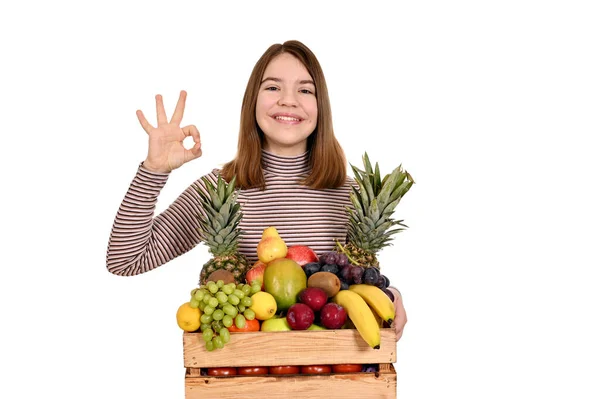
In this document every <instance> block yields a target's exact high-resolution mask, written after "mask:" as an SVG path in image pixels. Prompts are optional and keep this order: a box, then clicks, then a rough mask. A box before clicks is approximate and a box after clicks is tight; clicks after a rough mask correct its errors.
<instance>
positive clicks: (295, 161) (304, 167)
mask: <svg viewBox="0 0 600 399" xmlns="http://www.w3.org/2000/svg"><path fill="white" fill-rule="evenodd" d="M308 155H309V152H308V151H306V152H305V153H304V154H301V155H295V156H282V155H276V154H273V153H271V152H267V151H265V150H262V166H263V169H264V170H265V171H266V172H269V173H273V174H275V175H281V176H290V177H292V176H305V175H307V174H308V172H309V171H310V166H309V165H308Z"/></svg>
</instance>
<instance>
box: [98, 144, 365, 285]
mask: <svg viewBox="0 0 600 399" xmlns="http://www.w3.org/2000/svg"><path fill="white" fill-rule="evenodd" d="M308 155H309V153H308V152H306V153H304V154H302V155H299V156H294V157H283V156H279V155H275V154H272V153H269V152H266V151H263V152H262V165H263V171H264V176H265V183H266V188H265V190H264V191H263V190H261V189H259V188H252V189H243V190H240V191H239V195H238V202H239V203H240V206H241V211H242V213H243V217H242V220H241V222H240V225H239V227H240V228H241V229H242V231H243V232H244V234H243V236H242V237H241V239H240V241H239V251H240V252H241V253H242V254H244V255H246V257H247V258H248V260H249V261H250V262H251V263H254V262H256V260H257V255H256V247H257V245H258V242H259V241H260V238H261V236H262V232H263V230H264V229H265V228H267V227H269V226H274V227H275V228H276V229H277V231H278V232H279V234H280V236H281V238H283V240H284V241H285V242H286V244H287V245H288V246H292V245H307V246H309V247H311V248H312V249H313V250H314V251H315V252H316V253H317V254H321V253H323V252H326V251H329V250H331V249H332V248H333V247H334V245H335V240H339V241H340V242H342V243H344V242H345V241H346V233H347V226H346V224H347V221H348V214H347V211H346V207H351V206H352V204H351V202H350V192H351V190H352V189H351V187H352V185H353V184H355V183H354V181H353V179H351V178H350V177H348V178H347V179H346V183H345V184H344V185H343V186H342V187H339V188H335V189H321V190H315V189H311V188H309V187H306V186H303V185H301V184H299V183H298V181H299V180H300V179H301V178H303V177H305V176H306V175H307V174H308V172H309V171H310V167H309V164H308ZM218 174H219V170H218V169H215V170H213V171H212V172H211V173H209V174H207V175H206V176H205V177H206V178H208V179H209V180H210V181H211V182H213V184H216V181H217V176H218ZM168 176H169V174H168V173H154V172H150V171H148V170H146V169H144V167H143V166H142V165H140V167H139V168H138V171H137V173H136V175H135V177H134V179H133V181H132V182H131V185H130V187H129V189H128V190H127V193H126V194H125V198H124V199H123V202H122V203H121V205H120V207H119V210H118V212H117V216H116V218H115V221H114V224H113V227H112V231H111V234H110V239H109V243H108V250H107V255H106V266H107V268H108V271H109V272H111V273H114V274H117V275H123V276H131V275H136V274H141V273H145V272H147V271H149V270H152V269H154V268H156V267H158V266H160V265H163V264H165V263H167V262H168V261H170V260H171V259H174V258H175V257H178V256H180V255H182V254H184V253H186V252H188V251H189V250H191V249H192V248H194V247H195V246H196V245H198V244H199V243H200V242H201V239H200V234H199V232H198V227H199V221H198V218H197V215H199V214H200V213H201V212H202V210H201V203H200V196H199V194H198V192H197V191H196V188H195V187H198V186H200V187H203V184H204V183H203V181H202V179H198V180H197V181H196V182H195V183H194V184H192V185H190V186H189V187H188V188H187V189H186V190H185V191H184V192H183V193H182V194H181V195H180V196H179V197H178V198H177V199H176V200H175V201H174V202H173V203H172V204H171V205H170V206H169V207H168V208H167V209H166V210H165V211H164V212H162V213H161V214H159V215H157V216H154V210H155V207H156V202H157V199H158V195H159V193H160V191H161V189H162V188H163V187H164V185H165V184H166V182H167V179H168ZM207 260H208V259H207Z"/></svg>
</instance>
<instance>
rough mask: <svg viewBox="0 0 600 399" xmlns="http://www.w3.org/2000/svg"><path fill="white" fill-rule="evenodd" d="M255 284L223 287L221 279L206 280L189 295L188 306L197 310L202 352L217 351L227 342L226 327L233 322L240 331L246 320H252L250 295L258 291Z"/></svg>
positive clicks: (258, 288) (253, 316) (258, 284)
mask: <svg viewBox="0 0 600 399" xmlns="http://www.w3.org/2000/svg"><path fill="white" fill-rule="evenodd" d="M260 288H261V285H260V283H259V282H258V281H256V282H254V283H253V284H251V285H250V284H241V283H240V284H237V285H236V284H235V283H229V284H225V282H224V281H223V280H218V281H217V282H214V281H208V282H207V283H206V284H205V285H201V286H200V287H199V288H194V289H193V290H192V292H191V293H190V295H191V298H190V306H191V307H192V308H200V310H201V311H202V316H200V322H201V324H200V331H201V332H202V338H203V339H204V342H205V344H206V350H208V351H213V350H215V349H221V348H223V346H225V344H226V343H227V342H229V339H230V335H229V330H228V328H229V327H231V326H232V325H233V324H234V323H235V325H236V327H237V328H244V327H245V326H246V320H253V319H254V318H255V316H256V315H255V314H254V311H253V310H252V309H250V307H252V298H251V296H252V295H253V294H255V293H257V292H258V291H260Z"/></svg>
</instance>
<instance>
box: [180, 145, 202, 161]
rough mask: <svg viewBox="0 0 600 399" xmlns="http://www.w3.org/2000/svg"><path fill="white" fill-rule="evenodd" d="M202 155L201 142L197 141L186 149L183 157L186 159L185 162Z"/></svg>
mask: <svg viewBox="0 0 600 399" xmlns="http://www.w3.org/2000/svg"><path fill="white" fill-rule="evenodd" d="M201 155H202V145H201V144H200V143H196V144H194V146H193V147H192V148H190V149H189V150H185V152H184V155H183V157H184V159H185V162H189V161H191V160H194V159H196V158H200V156H201Z"/></svg>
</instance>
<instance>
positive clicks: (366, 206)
mask: <svg viewBox="0 0 600 399" xmlns="http://www.w3.org/2000/svg"><path fill="white" fill-rule="evenodd" d="M363 163H364V165H365V170H364V171H363V170H360V169H358V168H356V167H355V166H353V165H350V166H351V167H352V171H353V172H354V176H355V177H356V181H357V183H358V186H359V189H358V190H357V189H356V188H355V187H352V193H350V200H351V201H352V204H353V205H354V209H351V208H348V212H349V215H350V218H349V221H348V238H347V240H348V243H347V244H346V245H345V246H342V245H341V244H340V243H337V250H338V251H339V252H343V253H345V254H346V256H348V260H349V261H350V262H351V263H353V264H355V265H359V266H362V267H376V268H379V261H378V260H377V256H376V254H377V252H378V251H379V250H380V249H381V248H383V247H386V246H388V245H390V241H391V236H392V235H393V234H395V233H398V232H400V231H402V230H404V229H405V228H407V226H406V225H404V224H403V223H402V222H403V220H394V219H392V218H391V215H392V214H393V213H394V208H396V206H397V205H398V203H399V202H400V199H402V197H403V196H404V194H406V193H407V192H408V190H410V188H411V187H412V185H413V183H414V181H413V179H412V177H411V176H410V174H409V173H408V172H406V171H404V170H402V165H400V166H398V167H397V168H396V169H394V170H393V171H392V173H390V174H388V175H386V176H385V177H384V178H383V180H381V178H380V174H379V165H378V164H377V163H375V170H373V168H372V167H371V162H370V161H369V156H368V155H367V153H365V154H364V156H363ZM393 226H399V227H398V228H395V229H391V228H392V227H393ZM390 229H391V230H390Z"/></svg>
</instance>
